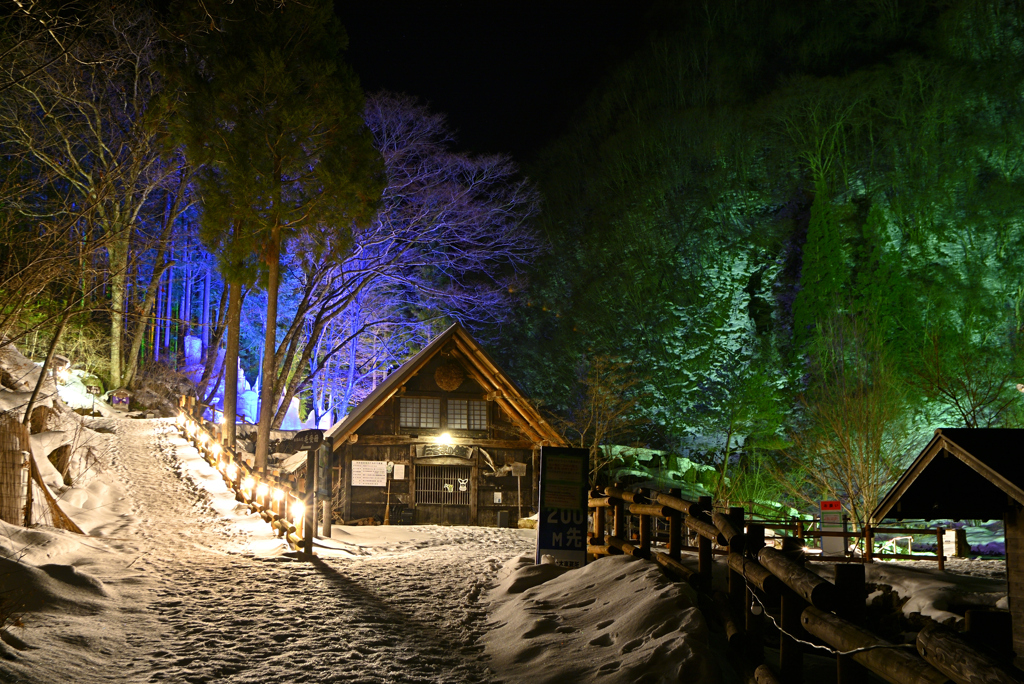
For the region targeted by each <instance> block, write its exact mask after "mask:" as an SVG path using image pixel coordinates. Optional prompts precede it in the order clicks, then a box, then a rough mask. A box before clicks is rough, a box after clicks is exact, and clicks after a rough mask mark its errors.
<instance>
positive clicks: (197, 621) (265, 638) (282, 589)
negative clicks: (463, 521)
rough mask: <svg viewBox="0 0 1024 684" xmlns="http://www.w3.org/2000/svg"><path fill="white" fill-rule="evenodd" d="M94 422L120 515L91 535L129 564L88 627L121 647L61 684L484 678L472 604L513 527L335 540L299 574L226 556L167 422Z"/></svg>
mask: <svg viewBox="0 0 1024 684" xmlns="http://www.w3.org/2000/svg"><path fill="white" fill-rule="evenodd" d="M108 425H109V426H110V427H111V428H113V429H114V431H115V432H116V434H117V439H115V440H114V444H115V447H114V449H113V452H112V453H111V454H110V459H111V465H112V466H113V469H114V470H115V472H117V473H118V475H119V477H120V478H121V479H122V480H123V483H124V485H125V488H126V490H127V492H128V494H129V498H130V500H131V506H132V509H131V513H132V514H131V515H129V516H125V517H124V518H123V520H124V523H123V524H122V525H121V526H120V527H119V528H116V529H109V530H107V531H106V532H107V534H109V535H110V536H109V537H108V541H107V543H108V544H109V545H110V546H111V547H114V548H115V549H116V550H117V551H118V552H121V553H123V554H124V557H125V559H126V560H128V561H129V562H130V564H131V567H130V568H129V569H127V571H125V572H123V573H122V575H120V576H117V577H113V578H109V577H104V578H103V581H104V582H105V583H107V584H108V586H110V588H111V589H113V590H114V591H115V592H116V594H117V596H118V597H119V599H120V600H119V601H118V603H119V611H111V612H108V613H105V614H104V615H103V616H102V619H104V620H105V621H107V622H114V621H120V622H121V623H123V624H111V625H110V628H111V629H114V630H117V629H123V631H124V634H123V643H124V645H125V647H124V648H123V650H122V651H121V652H120V653H109V654H106V655H109V656H110V659H111V660H113V661H115V662H111V663H109V664H110V665H112V666H113V667H110V668H109V669H108V668H106V667H103V666H102V664H101V663H97V664H96V665H97V667H96V668H90V667H86V668H84V669H80V670H78V672H77V674H78V677H79V678H76V681H79V682H88V681H90V680H91V679H93V677H92V676H90V675H91V673H90V672H89V670H95V679H96V681H111V679H110V675H111V674H112V673H113V679H114V680H116V681H131V682H208V681H218V682H219V681H224V682H263V683H266V682H304V681H309V682H347V681H359V682H367V683H370V682H410V683H415V682H435V683H444V682H452V683H454V682H484V681H489V680H490V679H491V674H490V672H489V671H488V670H487V667H486V664H485V663H484V662H483V661H482V658H483V656H482V646H477V645H476V641H477V639H478V638H479V636H480V635H481V634H482V631H483V629H484V621H485V610H484V608H483V606H482V605H480V604H479V601H480V596H481V592H482V590H483V589H485V588H486V587H487V586H488V585H489V584H490V583H492V582H493V580H494V576H495V573H496V571H497V569H498V568H499V567H500V566H501V565H502V564H503V563H504V562H505V561H507V560H508V559H509V558H513V557H516V556H519V555H522V554H523V553H528V552H529V551H530V549H531V548H532V542H531V541H530V540H529V538H528V537H525V536H524V535H523V534H521V533H520V532H519V531H517V530H499V529H491V528H457V527H453V528H443V527H428V528H405V530H411V529H417V530H419V532H417V533H416V534H414V535H409V534H408V533H406V536H404V537H402V538H401V541H400V542H397V543H394V544H391V545H388V546H373V547H368V546H366V545H357V544H349V545H348V548H350V549H352V550H353V551H354V553H355V554H357V555H353V556H351V557H349V558H339V557H326V558H323V559H318V560H317V561H316V562H315V563H312V564H310V563H299V562H295V561H291V560H288V559H286V558H283V557H280V556H275V557H257V556H254V555H252V554H246V553H240V552H239V551H240V550H241V549H244V548H245V546H246V544H247V537H246V535H245V534H244V533H243V532H240V531H239V526H238V525H233V524H231V523H230V522H229V521H228V520H226V519H225V518H223V517H222V516H220V515H218V514H217V513H216V511H214V510H212V508H211V507H210V506H209V505H208V504H207V502H208V501H209V500H210V497H209V495H208V494H207V493H206V492H205V491H203V490H202V489H200V488H197V487H196V486H195V485H194V484H193V482H192V479H191V478H190V477H181V475H180V473H177V472H176V469H179V468H180V467H179V466H178V463H179V462H180V461H182V460H184V461H188V459H189V458H191V459H192V462H193V463H194V462H195V450H194V449H193V448H192V447H191V446H189V445H188V444H187V443H186V442H185V441H184V440H182V439H180V438H179V437H178V436H177V433H176V431H175V430H174V427H173V424H172V423H171V422H169V421H153V420H146V421H141V420H117V421H111V422H110V423H108ZM217 484H219V483H216V482H213V487H214V488H216V485H217ZM261 525H262V528H265V529H266V530H267V531H269V526H267V525H265V524H263V523H261ZM262 528H261V529H262ZM389 529H394V528H389ZM371 530H382V531H383V530H384V528H366V532H367V533H368V534H371V535H372V532H371ZM403 531H404V530H403ZM339 532H340V534H341V535H345V534H346V533H345V532H344V528H340V529H339ZM140 604H145V605H144V606H143V605H140ZM107 650H108V651H109V650H110V649H109V648H108V649H107ZM108 662H109V661H108ZM104 672H106V675H107V676H103V674H104ZM0 679H3V677H2V676H0ZM35 681H44V680H43V679H37V680H35Z"/></svg>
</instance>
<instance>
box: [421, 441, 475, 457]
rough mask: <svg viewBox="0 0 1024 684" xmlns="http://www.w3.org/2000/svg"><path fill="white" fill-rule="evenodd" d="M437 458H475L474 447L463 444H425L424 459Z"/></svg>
mask: <svg viewBox="0 0 1024 684" xmlns="http://www.w3.org/2000/svg"><path fill="white" fill-rule="evenodd" d="M437 456H454V457H455V458H465V459H471V458H473V447H468V446H463V445H461V444H425V445H424V446H423V456H422V458H434V457H437Z"/></svg>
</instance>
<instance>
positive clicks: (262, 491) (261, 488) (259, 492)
mask: <svg viewBox="0 0 1024 684" xmlns="http://www.w3.org/2000/svg"><path fill="white" fill-rule="evenodd" d="M269 491H270V487H268V486H267V483H266V482H260V483H259V485H258V486H257V487H256V496H266V495H267V492H269Z"/></svg>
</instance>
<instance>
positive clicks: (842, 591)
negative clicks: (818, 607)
mask: <svg viewBox="0 0 1024 684" xmlns="http://www.w3.org/2000/svg"><path fill="white" fill-rule="evenodd" d="M836 596H837V598H836V615H838V616H839V617H841V618H843V619H844V620H846V621H847V622H850V623H852V624H855V625H857V624H861V623H863V622H864V613H865V608H866V606H865V604H866V601H867V590H866V588H865V583H864V564H863V563H837V564H836ZM866 680H867V670H865V668H864V666H863V665H861V664H860V663H858V662H857V661H856V660H854V659H853V657H852V656H844V655H840V656H836V682H837V684H856V682H863V681H866Z"/></svg>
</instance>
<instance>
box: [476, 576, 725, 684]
mask: <svg viewBox="0 0 1024 684" xmlns="http://www.w3.org/2000/svg"><path fill="white" fill-rule="evenodd" d="M489 598H490V600H491V601H492V604H493V605H492V607H491V610H492V613H491V623H490V625H489V629H488V631H487V633H486V634H485V635H484V637H483V638H482V639H481V642H482V643H483V645H484V646H485V648H486V653H487V654H488V655H489V656H490V658H491V659H490V661H489V662H488V665H489V667H490V668H491V670H492V671H494V672H495V673H496V674H497V676H498V677H499V679H500V680H501V681H507V682H522V681H531V682H533V681H535V682H538V683H543V682H552V683H553V682H579V681H601V682H609V683H611V682H623V683H626V682H637V681H651V682H654V681H659V682H660V681H665V682H669V681H685V682H691V683H692V684H700V683H701V682H714V681H718V670H717V667H715V665H714V658H713V657H712V655H711V651H710V648H709V646H708V636H707V626H706V624H705V622H704V618H703V616H702V615H701V613H700V611H699V610H698V609H697V607H696V603H697V598H696V595H695V594H694V593H693V590H692V589H691V588H690V587H689V586H688V585H686V584H681V583H673V582H671V581H669V580H668V579H666V578H665V575H664V574H663V573H662V571H661V569H660V568H659V567H658V566H657V565H655V564H654V563H649V562H646V561H642V560H639V559H635V558H632V557H631V556H607V557H604V558H601V559H600V560H597V561H595V562H593V563H590V564H588V565H585V566H583V567H582V568H577V569H572V570H570V569H566V568H560V567H558V566H556V565H554V564H544V565H534V564H533V559H532V558H531V557H529V556H523V557H520V558H517V559H514V560H512V561H510V562H509V563H507V564H506V565H505V567H504V568H503V573H502V575H500V576H499V584H498V586H497V587H495V588H494V589H493V590H491V592H490V594H489Z"/></svg>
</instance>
